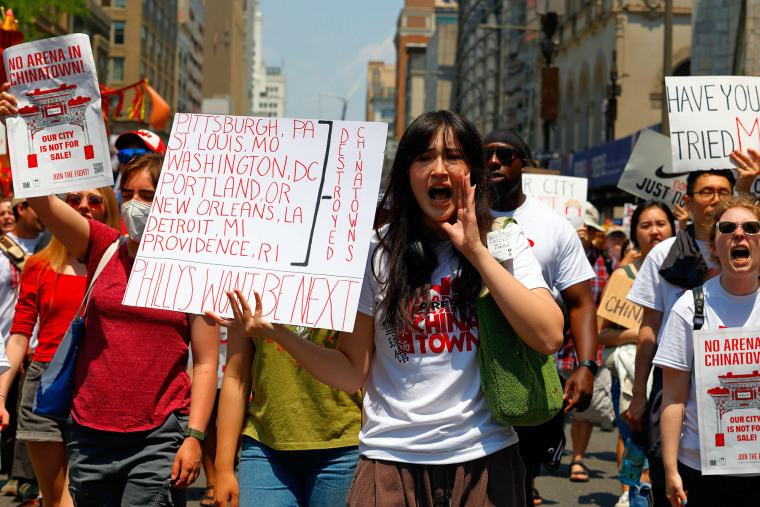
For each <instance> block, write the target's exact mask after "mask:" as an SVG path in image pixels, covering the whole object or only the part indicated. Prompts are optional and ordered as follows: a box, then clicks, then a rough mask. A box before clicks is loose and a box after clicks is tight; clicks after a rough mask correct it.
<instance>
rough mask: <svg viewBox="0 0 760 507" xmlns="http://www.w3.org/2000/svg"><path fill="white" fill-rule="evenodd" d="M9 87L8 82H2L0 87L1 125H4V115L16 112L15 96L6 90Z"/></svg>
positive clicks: (11, 114)
mask: <svg viewBox="0 0 760 507" xmlns="http://www.w3.org/2000/svg"><path fill="white" fill-rule="evenodd" d="M10 87H11V84H10V83H3V86H2V87H0V121H2V122H3V125H5V117H6V116H13V115H14V114H16V113H18V109H16V106H17V105H18V102H17V101H16V97H14V96H13V95H12V94H11V93H9V92H8V89H9V88H10Z"/></svg>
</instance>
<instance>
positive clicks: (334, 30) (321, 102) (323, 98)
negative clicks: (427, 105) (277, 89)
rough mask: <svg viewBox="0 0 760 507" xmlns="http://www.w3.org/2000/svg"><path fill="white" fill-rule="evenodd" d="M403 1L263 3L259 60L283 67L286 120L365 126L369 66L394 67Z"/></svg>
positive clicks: (270, 0) (275, 0)
mask: <svg viewBox="0 0 760 507" xmlns="http://www.w3.org/2000/svg"><path fill="white" fill-rule="evenodd" d="M403 5H404V1H403V0H382V1H375V2H368V1H366V0H323V1H321V2H316V1H313V0H261V5H260V9H261V14H262V20H263V23H262V24H263V28H262V31H263V34H262V44H263V46H264V53H263V58H264V62H265V63H266V64H267V65H270V66H272V65H274V66H278V65H284V69H283V70H284V74H285V75H286V76H287V80H288V83H287V86H288V91H287V99H286V111H285V114H286V116H288V117H290V118H313V119H331V120H339V119H340V115H341V110H342V108H343V102H342V101H341V100H340V99H338V98H335V97H333V96H330V94H332V95H338V96H340V97H345V96H348V110H347V112H346V120H357V121H365V120H366V118H365V114H366V113H365V111H366V108H365V104H366V97H367V62H369V61H370V60H382V61H385V62H386V63H395V62H396V56H395V46H394V44H393V36H394V35H395V33H396V23H397V21H398V15H399V13H400V12H401V8H402V7H403Z"/></svg>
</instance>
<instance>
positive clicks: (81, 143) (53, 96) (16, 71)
mask: <svg viewBox="0 0 760 507" xmlns="http://www.w3.org/2000/svg"><path fill="white" fill-rule="evenodd" d="M3 60H4V61H5V69H6V71H7V73H8V81H9V82H10V84H11V88H10V92H11V93H12V94H13V95H14V96H15V97H16V100H17V101H18V114H17V115H15V116H13V117H9V118H8V119H7V125H8V140H9V143H8V145H9V149H10V157H11V168H12V170H13V191H14V194H15V195H16V196H17V197H34V196H39V195H49V194H53V193H56V194H59V193H63V192H68V191H72V190H81V189H83V188H95V187H105V186H110V185H113V174H112V172H111V157H110V153H109V151H108V140H107V139H106V128H105V123H104V121H103V114H102V112H101V108H100V89H99V87H98V76H97V74H96V71H95V62H94V60H93V58H92V50H91V48H90V39H89V38H88V37H87V35H84V34H72V35H64V36H62V37H53V38H50V39H43V40H39V41H34V42H28V43H26V44H19V45H17V46H12V47H10V48H8V49H6V50H4V51H3Z"/></svg>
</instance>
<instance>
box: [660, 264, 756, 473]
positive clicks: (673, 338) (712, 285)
mask: <svg viewBox="0 0 760 507" xmlns="http://www.w3.org/2000/svg"><path fill="white" fill-rule="evenodd" d="M650 255H651V254H650ZM703 287H704V291H705V322H704V325H703V326H702V329H718V328H720V327H755V326H760V290H758V291H755V292H753V293H752V294H749V295H747V296H734V295H733V294H729V293H728V292H726V291H725V290H724V289H723V287H721V285H720V276H717V277H715V278H712V279H711V280H708V281H707V282H705V284H704V285H703ZM662 329H663V332H662V339H661V340H660V344H659V347H658V348H657V355H655V357H654V361H653V363H654V364H656V365H659V366H668V367H670V368H674V369H676V370H681V371H688V372H691V383H690V385H689V399H688V400H687V402H686V408H685V411H684V418H683V426H682V428H681V445H680V447H679V449H678V461H680V462H681V463H683V464H684V465H686V466H688V467H690V468H693V469H695V470H701V469H702V465H701V463H702V462H701V460H700V454H699V424H698V423H697V397H696V396H697V394H696V392H697V391H696V386H697V382H696V380H695V377H694V296H693V295H692V293H691V291H690V290H689V291H686V293H684V295H683V296H682V297H681V298H680V299H679V300H678V301H676V303H675V305H673V309H672V311H671V315H670V318H669V319H668V322H667V324H666V325H664V326H663V327H662Z"/></svg>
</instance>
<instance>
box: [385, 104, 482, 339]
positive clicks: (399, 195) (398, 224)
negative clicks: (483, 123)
mask: <svg viewBox="0 0 760 507" xmlns="http://www.w3.org/2000/svg"><path fill="white" fill-rule="evenodd" d="M439 132H442V133H443V142H444V146H450V144H449V142H447V141H450V142H451V144H453V145H454V146H456V147H458V148H459V149H460V150H461V151H462V154H463V156H464V160H465V162H466V163H467V165H468V166H469V168H470V182H471V183H472V184H473V185H477V186H476V188H475V214H476V217H477V223H478V229H479V230H480V239H481V241H483V243H484V244H485V235H486V233H487V232H488V230H489V227H490V224H491V221H492V220H493V217H492V216H491V213H490V210H489V203H488V192H487V190H486V185H487V184H488V182H487V178H486V168H485V157H484V155H483V140H482V138H481V137H480V134H479V133H478V131H477V129H476V128H475V126H474V125H473V124H472V123H470V122H469V121H468V120H467V119H466V118H464V117H462V116H459V115H458V114H456V113H453V112H451V111H436V112H429V113H424V114H422V115H421V116H419V117H418V118H417V119H416V120H414V121H413V122H412V124H411V125H409V127H408V128H407V129H406V131H405V132H404V134H403V136H401V140H400V141H399V144H398V149H397V151H396V158H395V160H394V161H393V166H392V167H391V172H390V176H389V178H388V187H387V189H386V192H385V195H384V196H383V199H382V200H381V201H380V205H379V207H380V208H385V209H387V210H388V211H389V222H388V227H387V229H385V230H381V229H379V230H378V237H379V245H378V248H377V249H376V250H375V255H378V252H380V251H384V252H385V254H387V263H388V272H387V273H385V274H384V275H385V276H383V277H382V278H381V277H380V276H379V275H378V273H375V272H374V265H375V263H374V262H373V263H372V265H373V274H374V275H375V278H376V279H377V280H378V282H380V283H381V284H382V286H383V287H384V288H385V298H384V299H383V302H382V304H381V306H382V307H383V308H384V309H385V318H384V319H383V324H385V325H389V326H392V327H393V328H396V327H397V326H398V325H402V326H408V325H410V321H409V316H410V314H411V308H410V306H411V304H412V303H413V302H414V301H415V299H417V298H419V297H422V296H424V297H425V298H426V299H427V294H428V293H429V290H430V277H431V275H432V274H433V271H434V270H435V268H436V267H437V265H438V260H437V258H436V255H435V252H434V249H433V247H432V243H433V241H434V238H433V237H432V234H431V233H430V231H429V229H428V228H427V227H426V226H425V224H424V216H423V212H422V210H421V209H420V206H419V204H418V203H417V199H416V198H415V197H414V194H413V193H412V188H411V185H410V182H409V172H410V168H411V165H412V163H413V162H414V161H415V160H416V159H417V157H418V156H420V155H421V154H422V153H424V152H426V151H427V150H428V148H429V147H430V144H431V141H432V140H433V139H435V137H436V136H437V135H438V134H439ZM454 254H455V255H456V256H457V257H458V259H459V267H460V275H459V280H458V282H457V283H456V285H455V286H454V287H453V289H454V290H455V291H456V308H457V309H458V310H460V311H464V310H465V308H466V306H467V305H468V304H469V303H471V302H473V301H474V300H475V297H476V296H477V294H478V292H479V291H480V289H481V287H482V283H483V282H482V279H481V277H480V273H478V271H477V270H476V269H475V268H474V267H473V266H472V264H470V263H469V262H468V261H467V260H466V259H465V257H464V256H463V255H462V254H461V253H460V252H459V251H458V250H456V249H454ZM373 261H374V259H373Z"/></svg>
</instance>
